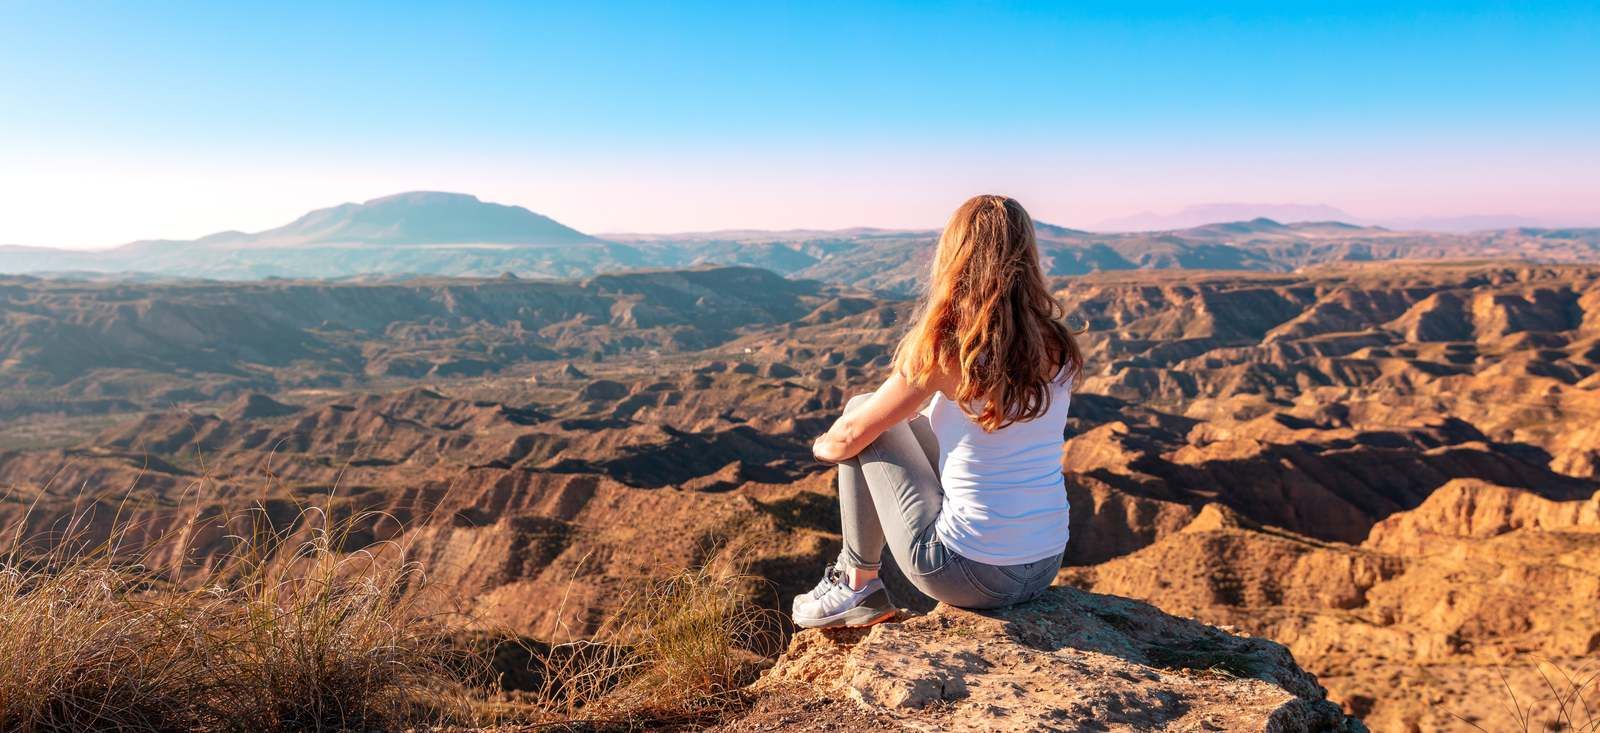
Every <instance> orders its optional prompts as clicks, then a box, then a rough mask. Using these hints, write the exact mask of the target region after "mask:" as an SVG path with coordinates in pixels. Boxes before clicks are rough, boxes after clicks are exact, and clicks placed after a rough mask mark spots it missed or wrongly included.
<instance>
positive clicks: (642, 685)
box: [535, 548, 783, 726]
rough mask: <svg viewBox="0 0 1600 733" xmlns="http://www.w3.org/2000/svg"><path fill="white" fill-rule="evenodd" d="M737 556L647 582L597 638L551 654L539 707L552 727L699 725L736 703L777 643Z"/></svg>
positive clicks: (773, 620)
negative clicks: (559, 723) (558, 724)
mask: <svg viewBox="0 0 1600 733" xmlns="http://www.w3.org/2000/svg"><path fill="white" fill-rule="evenodd" d="M738 554H739V553H738V551H737V550H735V549H733V548H724V549H723V551H721V552H719V553H717V554H716V555H715V556H714V557H713V558H712V559H711V560H710V561H708V562H707V563H705V564H704V565H701V566H698V567H693V568H690V569H688V570H685V571H682V572H680V573H678V574H675V575H673V576H670V577H667V578H664V579H655V580H651V581H648V582H645V583H643V584H642V586H641V587H640V588H639V589H638V590H637V591H635V592H634V593H633V594H631V595H630V596H629V597H628V599H626V601H625V602H624V603H623V604H622V606H621V610H620V611H619V612H618V613H617V614H616V615H615V616H613V617H612V618H611V619H609V621H608V622H607V623H606V624H604V625H603V626H602V627H601V629H600V630H599V632H598V633H596V634H595V635H594V637H593V638H591V639H586V640H581V641H574V642H568V643H565V644H558V645H555V646H553V647H551V648H550V649H549V650H548V651H547V652H546V653H545V654H544V655H542V664H543V665H544V673H543V675H542V678H543V679H544V680H545V682H544V684H543V686H542V688H541V689H539V690H538V691H537V693H536V695H535V697H536V698H537V700H538V703H537V706H538V707H539V708H540V709H541V710H543V711H544V712H545V713H546V715H547V716H549V718H548V719H550V720H554V721H564V722H568V723H589V724H604V725H620V726H638V725H647V724H650V723H666V722H680V723H684V722H692V721H695V720H702V719H706V718H708V717H711V716H714V715H716V714H717V713H719V712H722V711H724V710H726V709H727V708H728V707H729V706H730V705H732V704H735V703H738V702H740V701H742V699H743V695H744V691H743V688H744V686H745V685H747V684H749V683H750V682H751V681H753V680H754V678H755V676H756V675H757V674H758V673H759V671H760V669H761V668H762V667H763V666H764V664H765V661H766V660H768V659H770V658H772V657H773V656H776V654H777V653H778V652H779V651H780V650H781V649H780V647H781V645H782V642H783V639H782V631H781V620H780V619H779V617H778V615H777V614H776V612H774V611H773V610H771V609H769V608H764V607H762V606H760V605H759V604H757V603H756V602H755V601H754V600H753V599H752V593H751V587H752V585H760V584H761V581H759V579H756V578H753V577H752V576H750V575H747V574H745V572H744V568H742V567H740V566H739V565H738V563H737V562H736V561H735V560H734V558H736V557H737V556H738Z"/></svg>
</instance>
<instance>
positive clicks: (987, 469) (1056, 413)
mask: <svg viewBox="0 0 1600 733" xmlns="http://www.w3.org/2000/svg"><path fill="white" fill-rule="evenodd" d="M1063 315H1064V314H1063V313H1062V308H1061V305H1060V303H1058V302H1057V301H1056V299H1055V298H1054V297H1052V296H1051V295H1050V291H1049V290H1048V288H1046V286H1045V282H1044V272H1043V270H1042V269H1041V268H1040V266H1039V252H1038V249H1037V247H1036V245H1035V242H1034V233H1033V220H1032V219H1030V218H1029V217H1028V212H1026V211H1024V210H1023V208H1022V205H1021V204H1018V203H1017V202H1016V201H1013V200H1012V199H1009V198H1006V197H1003V196H977V197H974V198H972V199H970V200H968V201H967V202H966V203H964V204H962V205H961V208H960V209H957V210H956V213H955V215H954V216H952V217H951V218H950V223H949V224H948V225H946V226H945V229H944V233H943V234H942V235H940V237H939V247H938V251H937V253H936V254H935V255H934V263H933V274H932V277H931V279H930V281H929V283H928V291H927V294H926V296H925V298H924V301H923V303H922V307H921V310H920V313H919V315H918V317H917V320H916V323H915V325H913V326H912V328H911V331H910V333H908V334H906V336H905V338H904V339H902V340H901V342H900V346H899V348H898V349H897V351H896V352H895V358H894V373H893V374H892V375H891V376H890V377H889V379H888V381H886V382H884V383H883V386H881V387H879V388H878V390H877V391H876V392H873V393H872V394H871V395H862V396H858V397H855V398H853V399H851V400H850V402H849V404H847V405H846V406H845V410H844V415H843V416H842V417H840V418H839V420H838V421H837V422H835V423H834V424H833V427H832V428H830V429H829V430H828V432H827V433H825V434H823V435H822V437H820V438H817V441H816V443H815V445H813V446H812V451H813V453H815V454H816V457H817V458H818V459H819V460H822V461H826V462H829V463H837V464H839V515H840V518H841V519H842V520H843V524H844V529H843V534H844V549H843V550H842V551H841V552H840V553H839V559H838V561H837V562H835V563H834V565H833V566H832V567H830V568H829V569H828V571H827V572H826V573H824V576H823V579H822V582H820V583H818V584H817V587H816V588H814V589H812V590H811V592H809V593H805V594H803V595H800V596H798V597H796V598H795V600H794V608H793V615H794V621H795V623H796V624H797V625H799V626H804V627H813V628H815V627H826V626H865V625H869V624H874V623H877V622H879V621H882V620H884V619H887V618H889V617H890V616H893V615H894V613H895V608H894V606H893V605H892V604H891V603H890V601H889V597H888V594H887V592H885V590H884V587H883V582H882V581H881V580H879V579H878V569H879V568H880V567H881V560H882V557H883V549H884V546H885V545H887V546H888V547H889V549H890V550H891V551H892V552H893V555H894V558H895V561H896V562H898V563H899V566H900V569H901V570H902V571H904V573H905V575H906V577H907V578H908V579H909V580H910V581H911V583H912V584H913V585H915V586H916V587H917V588H918V589H919V590H921V591H922V592H923V593H926V594H928V595H929V596H932V597H933V598H935V599H937V600H940V601H944V602H946V603H949V604H952V605H956V606H962V607H965V608H995V607H998V606H1005V605H1009V604H1012V603H1020V602H1022V601H1026V600H1028V599H1030V598H1033V597H1034V596H1036V595H1038V594H1039V593H1040V592H1042V591H1043V590H1044V589H1045V588H1047V587H1049V585H1050V583H1051V581H1052V580H1053V579H1054V578H1055V574H1056V571H1057V570H1058V569H1059V568H1060V565H1061V553H1062V551H1063V550H1064V549H1066V545H1067V495H1066V488H1065V486H1063V483H1062V478H1061V444H1062V435H1063V432H1064V429H1065V427H1066V422H1067V403H1068V402H1069V401H1070V399H1071V389H1072V382H1073V378H1074V377H1076V376H1077V374H1078V371H1079V369H1080V368H1081V367H1082V365H1083V357H1082V355H1081V353H1080V352H1079V351H1078V346H1077V343H1076V342H1075V341H1074V340H1073V337H1072V332H1071V331H1069V330H1067V327H1066V326H1065V325H1063V324H1062V323H1061V319H1062V317H1063ZM924 404H926V405H927V408H926V410H925V411H922V412H919V408H921V407H922V406H923V405H924Z"/></svg>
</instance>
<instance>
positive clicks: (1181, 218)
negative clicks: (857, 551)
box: [1095, 204, 1356, 232]
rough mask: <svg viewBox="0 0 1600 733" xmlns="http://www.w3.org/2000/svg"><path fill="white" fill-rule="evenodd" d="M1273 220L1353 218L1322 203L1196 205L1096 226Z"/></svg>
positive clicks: (1135, 228) (1131, 228)
mask: <svg viewBox="0 0 1600 733" xmlns="http://www.w3.org/2000/svg"><path fill="white" fill-rule="evenodd" d="M1249 219H1272V220H1274V221H1279V222H1283V223H1285V224H1293V223H1296V222H1302V221H1356V217H1354V216H1352V215H1351V214H1350V213H1349V212H1346V211H1343V210H1341V209H1337V208H1334V207H1332V206H1324V205H1322V204H1199V205H1196V206H1190V207H1187V208H1184V209H1182V210H1180V211H1176V212H1173V213H1169V214H1157V213H1154V212H1150V211H1144V212H1140V213H1138V214H1133V215H1131V216H1123V217H1117V218H1115V219H1107V220H1105V221H1102V222H1100V223H1099V224H1098V225H1097V226H1095V230H1096V231H1105V232H1159V231H1168V230H1173V229H1189V228H1192V227H1198V226H1203V225H1206V224H1213V223H1216V222H1233V221H1245V220H1249Z"/></svg>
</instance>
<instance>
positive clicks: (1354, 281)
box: [0, 261, 1600, 730]
mask: <svg viewBox="0 0 1600 733" xmlns="http://www.w3.org/2000/svg"><path fill="white" fill-rule="evenodd" d="M904 265H905V263H899V262H898V261H897V263H896V264H895V268H902V267H903V266H904ZM897 271H898V270H893V269H891V270H886V271H885V272H886V273H890V274H886V275H884V276H883V277H891V276H892V273H893V272H897ZM862 274H864V273H860V272H858V273H856V275H858V276H853V277H851V278H837V279H836V280H837V281H838V282H840V283H847V282H848V283H858V285H849V284H827V283H824V282H821V281H814V280H797V279H786V278H784V277H781V276H779V275H776V274H773V273H771V272H768V271H765V270H760V269H754V268H743V267H707V268H700V269H692V270H677V271H659V272H638V273H628V274H616V275H601V276H597V277H594V278H591V279H588V280H584V281H534V280H519V279H516V278H510V277H508V278H498V279H419V280H408V281H399V282H383V283H329V282H320V281H263V282H253V283H230V284H222V283H215V282H200V281H174V282H164V281H152V282H131V281H116V282H83V281H66V280H49V279H35V278H26V277H12V278H6V279H0V416H4V418H5V422H4V426H3V427H0V486H4V487H6V489H7V493H6V495H5V497H4V500H3V503H0V514H3V515H4V516H3V518H4V519H5V520H6V521H7V522H23V523H25V524H26V527H27V532H28V533H31V534H39V535H47V534H48V533H49V532H50V531H52V529H53V528H58V527H60V526H61V525H62V524H63V523H64V522H66V521H68V518H69V517H72V516H82V515H83V514H84V512H86V511H87V512H90V513H91V514H92V515H93V516H94V517H96V521H97V524H95V525H94V526H103V525H105V524H108V523H109V522H110V521H111V518H112V517H113V516H116V517H120V518H121V519H124V520H128V521H133V522H136V523H137V524H138V526H140V527H141V528H142V529H141V532H142V533H143V535H142V536H144V537H150V538H155V537H163V536H164V535H165V534H168V533H169V530H173V529H175V528H180V527H191V526H193V527H209V529H205V530H203V531H202V533H203V532H211V533H212V535H211V536H188V537H185V538H184V541H183V542H182V543H176V542H174V543H171V545H172V547H174V548H176V547H179V546H182V547H187V548H190V549H192V550H193V552H180V551H178V550H176V549H175V550H174V551H173V552H171V553H169V554H167V555H164V556H163V555H161V554H160V552H159V550H158V552H157V555H156V557H158V558H160V559H161V560H162V561H163V562H166V563H168V564H170V565H171V566H172V567H173V568H186V567H196V566H199V567H203V566H204V565H205V564H206V563H207V558H208V552H209V551H210V550H212V549H220V548H221V547H223V546H224V545H225V543H226V539H225V538H226V536H227V535H228V534H229V532H231V531H237V527H234V526H232V525H230V521H232V520H231V519H230V518H231V517H233V516H234V515H235V514H236V513H237V512H239V511H241V510H242V509H245V508H247V507H250V506H260V507H262V508H263V511H262V514H263V515H264V516H266V517H267V518H269V519H272V520H274V521H284V522H288V521H292V520H293V518H294V517H295V516H296V515H297V513H298V511H299V507H302V506H305V505H308V504H311V505H319V506H327V507H331V508H332V509H333V510H334V511H336V512H340V513H344V514H347V515H353V514H356V513H358V512H361V511H363V510H378V511H380V512H381V514H373V515H370V517H371V518H370V519H367V520H364V522H363V524H362V525H361V527H360V531H359V532H357V533H356V534H354V535H352V536H351V537H350V538H348V540H347V544H348V547H349V549H352V550H353V549H356V548H358V547H361V546H366V545H369V544H371V543H373V542H378V541H382V540H397V541H398V544H397V545H396V546H400V547H403V548H405V552H406V553H408V557H410V558H412V559H417V560H420V561H423V562H424V563H425V564H426V566H427V567H429V568H430V574H431V577H432V578H433V581H434V582H435V583H436V584H439V585H441V586H443V587H445V588H447V589H448V590H449V593H448V595H449V596H450V597H451V598H453V599H455V600H457V601H458V602H459V603H460V604H461V605H462V606H463V607H464V611H465V612H466V613H467V614H468V616H467V617H468V618H470V619H472V622H473V623H479V624H483V625H486V626H496V627H507V628H511V629H513V630H515V631H517V632H518V633H522V634H527V635H530V636H534V637H539V638H544V639H562V638H572V637H580V636H583V635H585V634H587V633H590V632H592V630H593V629H594V628H595V627H596V625H597V624H599V623H600V621H601V620H602V619H603V618H605V616H606V615H607V614H608V613H609V612H610V611H612V610H614V606H613V604H614V603H615V601H616V599H617V598H619V597H620V596H621V594H622V592H623V590H624V589H625V588H626V587H627V585H628V584H629V583H631V582H635V581H636V580H637V579H639V578H642V577H649V576H651V575H653V574H659V573H661V572H665V571H671V570H674V569H678V568H683V567H687V566H691V565H693V564H695V563H698V562H702V561H704V559H705V558H706V557H707V556H708V555H709V554H710V553H712V552H715V551H716V550H717V549H718V548H722V547H727V546H729V545H734V546H736V547H738V548H739V549H740V555H741V557H742V558H743V560H745V561H746V562H747V563H748V567H749V571H750V572H751V573H752V574H754V575H756V576H760V577H761V578H764V579H765V580H766V581H768V583H765V584H759V583H758V584H752V586H751V589H750V592H751V593H752V594H753V595H755V596H756V597H758V598H759V599H760V600H761V602H763V603H765V604H768V605H772V606H777V605H778V604H779V601H780V599H786V598H787V597H788V596H789V595H791V594H792V593H794V592H796V591H797V590H800V589H802V588H804V587H809V585H810V584H811V583H812V582H814V580H815V575H816V572H817V570H818V569H819V568H820V567H821V566H822V565H823V564H824V563H825V562H827V561H828V560H830V559H831V558H832V556H833V555H834V553H836V552H837V549H838V542H839V538H838V536H837V533H836V530H837V522H838V517H837V509H836V507H835V505H834V500H833V491H832V486H831V480H832V476H831V472H830V471H829V470H828V469H827V467H825V466H823V465H820V464H818V463H816V462H815V461H813V460H812V459H811V458H810V455H809V444H810V440H811V439H812V437H814V435H815V434H816V433H817V432H819V431H820V430H822V429H823V428H825V426H826V425H827V423H828V421H829V420H830V419H831V417H832V416H833V415H834V414H836V413H837V411H838V410H839V408H840V405H841V404H842V403H843V401H844V400H845V399H846V398H847V397H848V396H849V395H850V394H852V393H854V392H858V391H862V390H865V389H870V388H871V386H872V385H873V384H874V382H875V380H877V379H879V378H881V376H882V374H883V370H884V369H885V367H886V366H887V363H888V360H889V356H890V353H891V350H892V348H893V343H894V340H895V338H896V337H897V335H898V334H899V332H900V329H901V328H902V326H903V322H904V319H905V318H906V317H907V315H908V313H909V311H910V308H911V304H910V303H909V302H908V301H906V300H904V299H903V296H901V295H897V294H894V293H892V292H885V291H882V290H867V289H863V286H873V287H877V286H880V285H883V284H884V283H883V282H878V281H876V280H873V279H871V278H864V277H860V276H859V275H862ZM1055 287H1056V288H1057V289H1058V295H1059V296H1060V297H1061V299H1062V300H1063V301H1064V303H1065V304H1066V306H1067V312H1068V313H1069V314H1070V318H1071V319H1072V320H1073V321H1074V323H1075V325H1077V326H1079V327H1082V328H1084V329H1085V332H1084V335H1083V336H1082V338H1083V342H1084V345H1085V347H1086V351H1087V353H1088V356H1089V359H1088V368H1087V372H1086V375H1085V377H1084V378H1083V379H1082V381H1081V384H1079V385H1078V387H1077V396H1076V397H1075V402H1074V404H1073V407H1072V414H1073V417H1072V420H1071V423H1070V424H1069V428H1068V438H1069V440H1068V442H1067V444H1066V449H1065V451H1064V453H1063V456H1062V465H1063V470H1064V471H1065V474H1066V477H1067V485H1068V491H1069V495H1070V499H1071V503H1072V511H1073V518H1072V538H1071V543H1070V545H1069V548H1068V553H1067V557H1066V563H1065V567H1064V568H1063V570H1062V571H1061V575H1060V579H1061V581H1062V582H1063V583H1064V584H1070V585H1076V586H1080V587H1082V588H1085V589H1088V590H1092V591H1095V592H1098V593H1110V594H1117V595H1124V596H1130V597H1133V598H1137V599H1141V600H1144V601H1148V602H1149V603H1151V604H1153V605H1155V606H1158V607H1160V608H1161V609H1163V610H1166V611H1168V612H1173V613H1178V614H1181V615H1187V616H1193V617H1195V618H1198V619H1200V620H1202V621H1205V622H1208V623H1213V624H1224V625H1228V626H1232V627H1235V628H1237V629H1239V630H1241V631H1244V632H1247V633H1250V634H1255V635H1260V636H1265V637H1268V638H1271V639H1274V640H1276V641H1279V642H1281V643H1283V644H1285V645H1287V646H1288V647H1289V649H1290V650H1291V651H1292V652H1293V654H1294V657H1295V659H1296V661H1298V662H1299V663H1300V664H1301V665H1303V666H1304V667H1305V668H1306V669H1307V670H1309V671H1310V672H1312V673H1314V674H1315V675H1317V677H1318V678H1319V679H1320V680H1321V682H1322V683H1323V684H1324V685H1326V686H1327V687H1328V688H1329V696H1330V698H1331V699H1332V700H1334V701H1336V702H1338V703H1340V704H1341V705H1343V706H1344V708H1345V710H1346V711H1347V712H1350V713H1354V714H1356V715H1359V716H1362V717H1364V718H1365V719H1366V720H1367V722H1368V724H1369V725H1371V727H1372V728H1373V729H1374V730H1406V729H1414V730H1440V729H1452V728H1455V727H1461V726H1464V725H1466V724H1467V723H1468V722H1470V723H1473V724H1478V725H1482V726H1484V727H1487V728H1489V729H1491V730H1493V729H1501V728H1504V727H1507V725H1508V724H1509V723H1510V722H1511V720H1512V719H1511V718H1510V717H1508V716H1509V715H1510V712H1509V707H1508V702H1507V701H1506V700H1505V699H1504V695H1503V689H1502V687H1501V684H1500V683H1501V680H1500V674H1501V672H1500V670H1504V673H1505V675H1506V678H1507V680H1508V681H1509V682H1508V684H1509V686H1510V687H1512V688H1514V689H1516V690H1517V691H1519V692H1520V693H1522V694H1524V695H1526V696H1527V697H1528V698H1529V699H1534V698H1537V697H1538V696H1539V695H1540V694H1541V683H1540V682H1539V674H1538V667H1537V665H1538V664H1539V663H1541V662H1546V663H1553V664H1555V665H1559V666H1561V667H1562V668H1564V669H1567V670H1570V671H1573V672H1577V671H1579V670H1581V669H1582V668H1583V667H1584V665H1585V664H1589V665H1591V666H1592V665H1593V664H1594V662H1593V660H1594V659H1595V658H1596V657H1597V655H1600V493H1597V492H1600V267H1594V266H1585V265H1542V264H1528V263H1521V262H1493V261H1490V262H1459V263H1458V262H1430V263H1415V262H1399V263H1396V262H1384V263H1363V262H1356V263H1346V264H1329V265H1320V266H1315V267H1310V268H1307V269H1301V270H1297V271H1294V272H1288V273H1278V272H1274V273H1267V272H1238V271H1233V272H1217V271H1203V270H1149V271H1146V270H1133V271H1121V272H1102V273H1096V274H1089V275H1083V276H1078V277H1070V278H1061V279H1058V280H1057V281H1055ZM196 518H216V519H217V520H218V521H216V522H210V523H208V522H204V521H202V522H196V521H195V519H196ZM170 539H171V538H170V537H166V538H164V540H163V541H170ZM1591 671H1592V670H1591Z"/></svg>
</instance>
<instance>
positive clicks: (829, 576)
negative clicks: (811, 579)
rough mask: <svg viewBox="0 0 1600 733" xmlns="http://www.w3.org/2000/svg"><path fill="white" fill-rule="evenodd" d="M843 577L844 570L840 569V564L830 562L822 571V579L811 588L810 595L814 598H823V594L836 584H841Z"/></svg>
mask: <svg viewBox="0 0 1600 733" xmlns="http://www.w3.org/2000/svg"><path fill="white" fill-rule="evenodd" d="M843 579H844V571H843V570H840V569H839V566H838V565H835V564H831V563H830V564H829V565H828V567H827V568H826V569H824V570H823V571H822V580H819V581H817V587H815V588H812V589H811V593H810V596H811V597H812V598H821V597H822V596H823V594H825V593H827V592H828V591H829V590H831V589H832V588H833V587H834V586H836V585H839V584H840V581H841V580H843Z"/></svg>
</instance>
